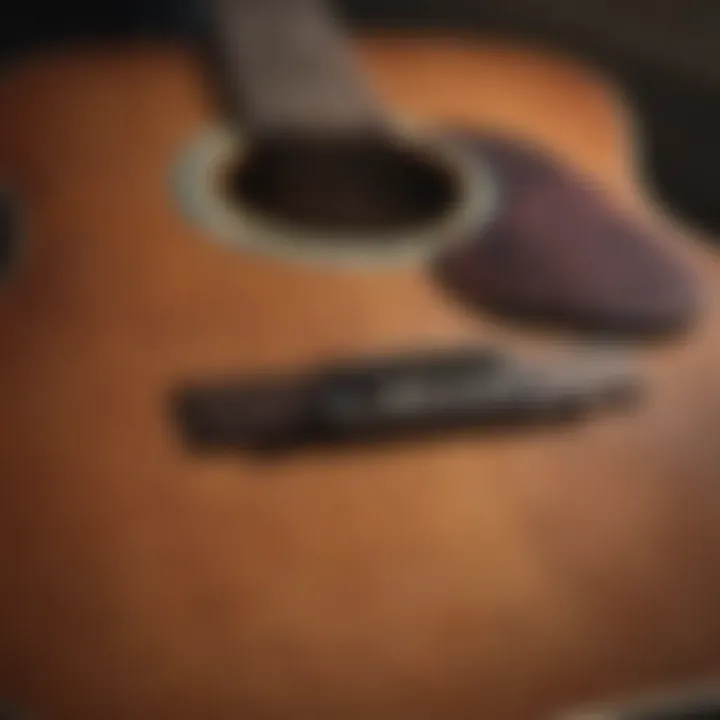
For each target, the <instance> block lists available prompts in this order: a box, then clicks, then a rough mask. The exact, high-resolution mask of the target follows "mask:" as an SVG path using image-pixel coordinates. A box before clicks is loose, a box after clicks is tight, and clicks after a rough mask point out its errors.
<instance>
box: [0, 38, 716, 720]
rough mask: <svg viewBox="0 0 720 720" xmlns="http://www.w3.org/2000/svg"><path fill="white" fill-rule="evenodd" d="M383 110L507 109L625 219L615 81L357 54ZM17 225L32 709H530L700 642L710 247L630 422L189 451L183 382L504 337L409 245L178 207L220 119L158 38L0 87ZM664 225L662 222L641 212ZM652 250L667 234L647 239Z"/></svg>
mask: <svg viewBox="0 0 720 720" xmlns="http://www.w3.org/2000/svg"><path fill="white" fill-rule="evenodd" d="M361 49H362V57H363V59H364V62H365V64H366V67H367V68H368V70H369V72H370V74H371V78H372V79H373V80H374V81H375V82H376V83H377V86H378V88H379V90H380V92H381V93H382V95H383V96H384V97H385V98H387V100H388V102H389V103H390V104H391V105H392V106H393V107H394V108H396V110H397V112H398V113H399V114H400V115H402V116H405V117H408V116H410V117H417V118H419V119H421V120H422V119H424V120H428V121H431V122H437V123H441V124H443V125H444V124H447V125H451V124H452V125H457V124H460V125H463V126H469V127H490V128H495V129H498V128H499V129H501V130H502V131H503V132H504V133H507V132H517V133H519V135H521V136H523V137H526V138H528V139H530V140H533V141H536V142H539V143H541V144H543V145H545V146H547V147H549V148H551V149H552V150H553V151H554V152H555V153H557V154H558V155H559V156H560V157H563V158H565V159H566V160H567V161H568V162H571V163H573V164H574V165H575V166H577V167H578V168H579V169H580V170H581V171H583V172H586V173H589V174H590V175H591V176H592V178H594V180H595V181H596V182H598V183H600V184H603V185H604V186H606V187H607V188H608V191H609V192H611V193H613V194H614V196H615V197H616V199H617V200H618V202H620V203H622V204H623V205H625V206H627V207H628V208H630V210H632V211H636V212H638V213H639V214H645V212H646V208H645V207H644V205H642V203H641V202H640V200H639V197H638V192H637V190H636V188H635V178H634V177H633V171H632V168H631V166H630V162H629V160H628V158H630V157H631V154H630V153H629V152H628V147H629V141H628V140H627V139H626V136H625V127H624V124H623V123H622V118H621V116H620V115H619V113H618V109H617V107H616V105H615V103H614V101H613V100H612V97H611V95H610V94H609V93H608V90H607V89H606V88H605V87H604V86H603V85H602V84H600V83H599V82H597V81H596V80H594V79H593V78H592V77H591V76H590V75H588V74H587V73H585V72H584V71H582V70H576V69H573V68H572V67H571V66H570V65H569V64H567V63H565V62H561V61H559V60H554V59H552V58H546V57H542V56H538V55H535V54H532V53H529V52H525V51H512V50H503V49H500V48H498V47H495V46H491V45H482V44H481V45H478V46H477V47H473V46H470V45H467V44H464V45H459V44H453V43H451V42H440V41H437V42H430V41H428V40H423V41H420V40H418V41H398V40H393V39H387V40H377V41H374V42H372V43H366V44H363V45H362V46H361ZM0 106H1V107H2V109H3V111H2V115H1V116H0V166H1V167H2V171H3V179H5V178H7V181H8V183H9V184H11V185H12V188H13V190H14V191H15V193H16V194H19V195H20V196H22V198H23V200H24V207H25V210H26V236H27V244H26V246H25V247H24V251H23V253H22V254H21V256H19V257H21V258H22V259H21V261H19V262H18V263H17V265H16V272H15V273H14V275H12V277H11V278H10V281H9V282H8V283H7V284H6V285H5V286H4V287H3V288H2V290H1V291H0V332H1V333H2V338H3V341H2V344H0V377H1V378H2V384H1V385H0V425H1V429H2V432H1V433H0V451H1V453H2V483H0V512H1V513H2V518H1V522H0V587H1V588H2V592H1V593H0V647H1V648H2V653H0V657H1V659H0V690H2V691H3V693H2V694H3V696H4V697H5V698H7V701H8V702H9V703H10V704H12V705H13V706H16V707H22V708H27V709H28V710H29V711H30V712H31V713H34V715H35V716H37V717H47V718H53V719H61V720H64V719H65V718H67V719H71V720H82V719H84V718H88V719H92V720H94V719H96V718H123V719H124V718H132V719H133V720H138V719H144V718H148V720H158V719H159V718H172V719H173V720H181V719H185V718H188V719H198V720H200V719H202V720H216V719H218V720H219V719H228V720H230V719H233V720H235V719H237V718H244V719H246V718H283V719H284V718H287V719H292V720H297V719H298V718H313V720H318V719H320V718H328V719H332V720H336V719H337V718H343V719H350V718H362V719H363V720H365V719H367V718H376V719H380V718H392V719H395V718H413V720H419V719H422V718H433V719H435V718H446V719H447V720H454V719H455V718H458V719H459V718H478V717H482V718H492V719H493V720H503V719H517V720H527V719H528V718H542V717H547V716H548V715H549V714H550V713H553V712H555V711H557V710H560V709H564V708H565V707H566V706H568V705H574V704H575V703H579V704H581V705H586V704H588V703H590V702H592V701H593V700H594V699H595V698H603V697H610V696H613V695H615V693H618V694H622V695H625V694H627V692H630V691H635V690H638V689H645V688H646V687H652V686H655V685H656V684H658V683H665V682H671V681H676V680H677V681H679V680H684V679H694V678H695V677H705V676H707V675H708V674H710V673H712V671H713V670H715V669H716V668H717V665H718V663H720V620H719V619H718V618H719V616H718V612H717V598H718V591H719V590H720V569H719V567H720V566H719V565H718V562H717V560H718V554H719V552H720V529H719V528H720V486H719V485H718V483H717V482H716V480H717V477H718V475H717V473H718V470H717V468H718V465H719V464H720V450H719V449H718V443H717V437H718V417H720V379H718V378H719V377H720V376H719V375H718V372H717V365H718V359H719V357H720V336H719V334H718V333H720V330H719V329H718V323H717V322H715V320H716V319H717V313H718V302H719V301H720V298H719V297H718V294H717V293H718V291H717V287H718V282H717V280H718V269H717V266H716V258H715V257H714V256H713V255H712V254H710V253H709V252H708V251H707V250H704V249H701V248H700V247H699V246H698V245H697V244H696V243H695V242H694V241H693V240H692V239H690V238H687V237H683V236H682V235H681V233H680V232H675V231H674V230H668V234H669V236H668V238H667V241H666V243H665V244H666V245H667V249H668V251H670V252H674V253H677V254H678V257H682V258H683V261H686V262H687V263H688V265H689V266H690V267H691V268H692V269H693V270H694V271H695V272H696V275H697V277H698V279H699V282H700V284H701V287H702V288H703V292H704V293H705V295H706V304H707V320H706V321H705V322H703V323H702V324H701V326H700V327H699V328H698V329H697V330H696V331H695V332H694V333H692V334H691V335H689V336H688V337H687V338H686V339H685V340H683V341H682V343H681V344H675V345H666V346H662V347H656V348H652V349H648V350H647V351H644V353H643V356H642V357H641V363H642V366H643V370H644V371H645V373H646V375H647V378H648V381H649V383H650V385H651V390H652V392H651V394H650V396H649V399H648V401H647V402H646V403H645V404H644V406H643V409H642V410H641V411H639V412H638V413H637V414H633V415H631V416H627V417H621V418H614V419H613V420H609V419H608V420H607V421H606V422H598V423H594V424H592V425H589V426H584V427H583V428H579V429H577V430H574V431H563V432H557V431H556V432H549V431H548V432H539V433H531V434H528V435H522V436H519V437H511V438H505V439H502V438H495V439H489V438H486V439H480V440H479V439H473V438H467V437H465V438H457V439H452V438H449V439H444V440H442V441H437V442H432V443H425V444H420V445H418V444H413V445H400V446H389V447H383V448H376V449H372V448H366V449H364V450H363V451H362V452H335V453H309V454H307V455H303V456H302V457H293V458H289V459H287V460H278V461H275V462H261V461H258V460H252V459H248V458H245V457H240V458H222V459H208V458H200V457H195V456H193V455H192V454H188V453H187V452H186V451H185V449H184V447H183V446H182V443H181V442H180V439H179V437H178V436H177V434H176V433H175V432H174V430H173V427H172V424H171V423H170V422H169V421H168V417H167V405H166V402H165V400H166V397H167V393H168V392H169V391H171V390H172V388H174V387H176V385H177V383H178V382H182V381H185V380H187V379H192V378H197V377H207V376H211V375H214V374H215V373H223V372H228V371H233V372H234V371H241V370H242V371H245V370H248V371H250V370H254V369H256V368H259V367H263V366H266V367H271V368H281V367H282V368H287V367H292V366H295V365H296V364H301V363H309V364H312V363H314V362H315V361H317V360H325V359H327V358H330V357H337V356H346V355H353V354H356V353H367V354H378V353H382V352H385V351H388V350H406V349H408V348H412V347H417V346H421V345H422V346H428V345H431V346H435V345H437V344H440V343H459V342H464V341H468V340H473V341H474V340H478V341H480V340H488V339H491V338H492V339H497V338H498V336H500V335H503V334H504V333H503V332H501V331H500V330H499V329H498V328H496V327H494V326H492V325H490V324H489V323H487V322H486V321H485V320H484V316H482V315H476V314H472V313H467V312H465V311H464V310H463V309H462V306H461V305H460V304H458V303H457V302H456V301H455V299H454V298H451V297H450V296H449V295H447V294H445V293H443V292H442V291H440V289H439V288H438V287H437V286H436V285H435V284H434V282H433V281H432V280H431V279H430V275H429V273H427V272H425V269H424V268H422V269H421V268H420V267H418V266H414V265H412V264H411V265H406V266H400V267H395V268H390V267H387V268H384V269H382V270H378V271H374V272H373V271H369V270H367V269H358V270H345V271H343V272H338V271H337V270H336V269H330V268H328V267H326V266H321V265H313V264H312V263H309V264H308V263H293V262H283V261H279V260H273V259H271V258H270V257H262V256H260V255H253V254H246V253H243V252H241V251H239V250H233V249H230V248H228V247H226V246H223V245H222V244H221V243H217V242H215V241H214V239H213V238H212V237H211V236H210V235H209V234H208V233H205V232H203V231H201V230H199V229H197V228H195V227H192V226H191V225H189V224H188V223H186V222H185V220H184V218H183V217H182V215H181V213H180V211H179V209H178V207H177V205H176V202H175V198H174V197H173V195H172V193H171V192H170V189H169V183H168V174H169V169H170V168H171V166H172V164H173V162H174V161H175V160H176V159H177V157H178V153H180V152H181V151H182V149H183V148H184V147H185V146H186V143H187V142H189V141H190V140H191V139H192V138H195V137H197V134H198V133H199V132H201V131H202V130H203V129H204V128H206V127H207V124H208V123H209V122H214V121H215V120H216V114H215V111H214V109H213V107H214V106H213V104H212V102H211V101H210V97H209V94H208V93H207V90H206V85H205V83H204V82H203V79H202V76H201V74H200V71H199V67H198V65H197V64H196V62H195V60H194V59H193V57H192V56H191V55H190V54H189V53H184V52H182V51H180V50H178V49H177V48H172V47H168V48H161V47H153V48H148V47H138V48H130V47H123V48H116V49H112V48H104V49H100V50H99V49H95V50H92V49H87V50H85V51H79V50H78V51H75V52H73V53H71V54H67V55H64V56H59V57H54V58H52V59H50V58H36V59H34V60H32V61H29V62H28V63H26V64H24V65H22V66H19V67H17V68H16V69H15V70H13V71H12V72H10V73H8V74H7V75H6V76H5V78H4V79H3V82H2V87H1V88H0ZM652 222H656V223H657V224H658V225H662V224H663V223H662V222H661V221H660V220H659V219H654V220H653V221H652ZM663 242H665V241H663Z"/></svg>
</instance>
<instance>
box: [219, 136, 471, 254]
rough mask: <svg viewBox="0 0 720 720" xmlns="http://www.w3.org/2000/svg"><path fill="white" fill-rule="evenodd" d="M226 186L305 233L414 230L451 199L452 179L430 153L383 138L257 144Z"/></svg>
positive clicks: (455, 186) (236, 197)
mask: <svg viewBox="0 0 720 720" xmlns="http://www.w3.org/2000/svg"><path fill="white" fill-rule="evenodd" d="M228 190H229V192H230V196H231V200H232V201H240V202H242V203H243V204H244V205H246V206H249V207H250V208H251V209H253V210H254V211H256V212H260V213H262V214H263V215H264V216H266V217H268V219H271V220H274V221H279V222H282V223H284V224H289V225H290V226H292V227H294V228H296V229H298V230H304V231H308V232H312V231H318V232H323V233H328V232H337V233H338V237H339V238H341V237H342V235H343V234H345V235H350V234H358V233H362V234H366V235H367V236H368V239H369V240H372V236H373V234H375V235H376V236H377V237H378V239H380V238H381V237H382V239H386V238H387V236H388V233H393V232H401V231H410V230H418V229H422V228H423V227H424V226H426V225H427V224H428V223H430V222H433V221H436V220H438V219H440V218H441V217H442V216H443V215H444V214H446V213H447V212H448V211H449V210H450V208H451V207H452V206H453V204H454V203H455V202H457V200H458V196H459V193H460V186H459V182H458V179H457V177H456V176H455V175H454V174H453V173H452V172H451V171H450V169H449V168H448V167H445V166H444V165H443V164H441V163H440V162H437V161H436V160H435V159H434V158H432V159H431V158H430V157H429V156H424V155H423V154H422V153H420V152H410V151H407V150H405V149H402V148H400V147H396V146H394V145H392V144H390V143H387V144H384V143H383V144H380V143H377V142H376V143H358V142H354V143H351V142H336V143H332V142H329V141H327V140H325V141H322V142H318V143H310V142H307V141H303V142H298V143H291V142H287V143H278V142H275V143H272V144H267V145H264V146H263V145H260V146H259V147H257V149H256V150H255V151H254V152H252V153H251V154H250V155H249V157H247V158H246V159H245V161H244V162H243V163H242V164H241V166H240V167H239V168H238V167H235V168H233V169H232V171H231V173H230V176H229V184H228Z"/></svg>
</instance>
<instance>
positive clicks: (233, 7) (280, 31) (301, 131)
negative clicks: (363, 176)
mask: <svg viewBox="0 0 720 720" xmlns="http://www.w3.org/2000/svg"><path fill="white" fill-rule="evenodd" d="M209 7H210V10H211V13H210V20H211V23H210V24H211V28H210V29H211V42H212V44H213V48H211V50H212V54H213V56H214V58H215V60H216V63H217V64H219V68H218V69H219V72H220V77H219V81H220V84H221V88H222V90H223V94H224V97H225V100H226V103H227V111H228V112H229V114H230V120H231V121H233V122H236V123H238V124H241V125H242V127H243V129H244V131H245V132H246V133H249V134H250V136H251V137H255V138H258V137H261V138H265V137H271V138H277V137H288V136H290V137H298V136H300V137H305V136H312V137H328V136H331V135H341V136H343V137H347V136H359V135H367V134H368V133H373V134H374V133H376V132H377V131H378V130H379V129H381V128H382V127H383V125H384V120H383V117H382V112H381V111H380V108H379V107H378V106H377V105H376V103H375V102H374V100H373V98H372V94H371V92H370V91H369V88H368V87H367V85H366V84H365V82H364V81H363V78H362V76H361V73H360V71H359V69H358V68H357V67H356V65H355V62H354V60H353V57H352V54H351V52H350V48H349V47H348V44H347V41H346V38H345V36H344V33H343V32H342V31H341V29H340V28H339V26H338V25H337V24H336V22H335V20H334V18H333V17H332V16H331V14H330V13H329V12H328V11H327V10H326V8H325V7H324V6H323V4H322V2H321V0H212V2H210V3H209ZM216 66H217V65H216Z"/></svg>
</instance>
